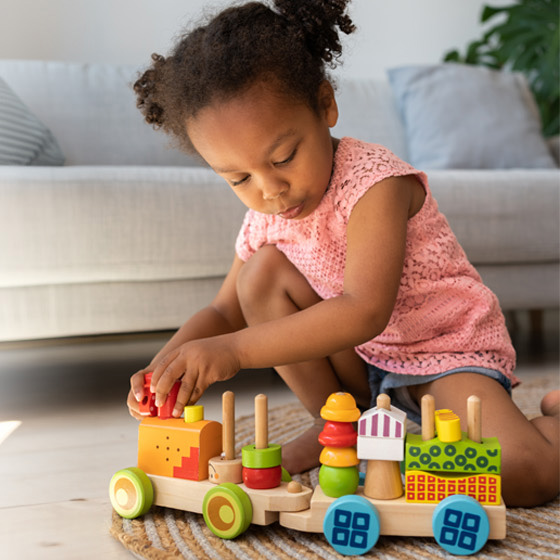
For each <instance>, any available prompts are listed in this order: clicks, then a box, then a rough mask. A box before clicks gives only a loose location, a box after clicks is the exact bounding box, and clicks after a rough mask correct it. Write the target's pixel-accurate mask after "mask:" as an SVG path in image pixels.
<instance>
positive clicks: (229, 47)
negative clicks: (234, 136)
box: [134, 0, 355, 152]
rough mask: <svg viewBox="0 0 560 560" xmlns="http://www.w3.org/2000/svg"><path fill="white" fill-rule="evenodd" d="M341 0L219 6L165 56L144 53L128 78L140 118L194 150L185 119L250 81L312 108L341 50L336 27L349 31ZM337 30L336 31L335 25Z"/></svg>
mask: <svg viewBox="0 0 560 560" xmlns="http://www.w3.org/2000/svg"><path fill="white" fill-rule="evenodd" d="M348 2H349V0H304V1H302V0H274V1H273V7H272V8H269V7H267V6H266V5H265V4H263V3H260V2H249V3H247V4H244V5H241V6H236V7H231V8H227V9H225V10H224V11H222V12H221V13H219V14H218V15H217V16H216V17H215V18H214V19H212V20H211V21H210V22H209V23H208V24H207V25H204V26H201V27H198V28H196V29H194V30H192V31H190V32H189V33H187V34H185V35H184V36H182V37H180V39H179V41H178V42H177V44H176V45H175V47H174V49H173V50H172V52H171V54H170V55H169V56H167V57H163V56H161V55H159V54H153V55H152V64H151V66H150V67H149V68H148V69H147V70H146V71H145V72H144V73H143V74H142V75H141V76H140V77H139V79H138V80H137V81H136V83H135V84H134V91H135V92H136V97H137V106H138V108H139V109H140V111H141V112H142V114H143V115H144V118H145V120H146V122H148V123H149V124H152V125H153V126H154V127H155V128H161V129H162V130H163V131H164V132H166V133H167V134H169V135H171V136H172V137H173V138H174V139H175V140H176V141H177V142H178V144H179V147H180V148H182V149H184V150H185V151H188V152H192V151H194V148H193V146H192V144H191V142H190V139H189V137H188V135H187V131H186V122H187V119H189V118H191V117H194V116H195V115H196V114H197V112H198V111H200V110H201V109H202V108H204V107H206V106H208V105H209V104H210V103H212V102H214V101H216V100H227V99H229V98H231V97H233V96H235V95H237V94H239V93H240V92H242V91H243V90H244V89H247V88H249V87H250V86H251V85H253V84H254V83H255V81H256V80H257V79H266V78H268V79H274V80H275V84H276V85H277V86H278V87H280V88H281V90H282V92H283V93H284V94H287V95H290V96H292V97H293V98H295V99H297V100H299V101H304V102H305V103H307V104H308V106H309V107H311V108H312V109H313V110H315V111H317V110H318V99H317V97H318V91H319V86H320V84H321V83H322V81H323V80H325V79H326V77H327V75H326V67H327V65H328V66H330V67H334V66H335V65H336V63H337V61H338V59H339V57H340V54H341V48H342V47H341V43H340V39H339V32H338V30H340V31H342V32H343V33H346V34H349V33H352V32H353V31H354V29H355V27H354V25H353V23H352V21H351V19H350V18H349V17H348V15H346V14H345V11H346V7H347V4H348ZM337 28H338V29H337Z"/></svg>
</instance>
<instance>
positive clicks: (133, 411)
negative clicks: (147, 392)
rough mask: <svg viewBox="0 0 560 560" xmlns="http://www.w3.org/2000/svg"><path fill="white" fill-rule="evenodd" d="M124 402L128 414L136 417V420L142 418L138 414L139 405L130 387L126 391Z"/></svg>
mask: <svg viewBox="0 0 560 560" xmlns="http://www.w3.org/2000/svg"><path fill="white" fill-rule="evenodd" d="M126 404H127V406H128V411H129V412H130V415H131V416H133V417H134V418H136V420H142V416H141V415H140V407H139V405H138V401H137V400H136V395H135V394H134V392H133V391H132V389H131V390H130V391H129V393H128V397H127V399H126Z"/></svg>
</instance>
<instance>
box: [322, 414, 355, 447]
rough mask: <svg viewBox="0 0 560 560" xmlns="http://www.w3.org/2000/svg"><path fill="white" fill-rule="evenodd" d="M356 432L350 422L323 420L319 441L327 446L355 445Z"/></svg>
mask: <svg viewBox="0 0 560 560" xmlns="http://www.w3.org/2000/svg"><path fill="white" fill-rule="evenodd" d="M357 439H358V434H357V433H356V430H355V429H354V426H352V423H351V422H334V421H332V420H328V421H327V422H325V427H324V428H323V431H322V432H321V433H320V434H319V443H320V444H321V445H324V446H328V447H352V446H353V445H356V441H357Z"/></svg>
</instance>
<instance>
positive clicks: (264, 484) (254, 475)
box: [243, 466, 282, 490]
mask: <svg viewBox="0 0 560 560" xmlns="http://www.w3.org/2000/svg"><path fill="white" fill-rule="evenodd" d="M281 482H282V467H281V466H278V467H270V468H268V469H249V468H247V467H243V483H244V484H245V486H247V488H254V489H256V490H265V489H267V488H276V487H277V486H280V484H281Z"/></svg>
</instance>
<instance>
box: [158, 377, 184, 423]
mask: <svg viewBox="0 0 560 560" xmlns="http://www.w3.org/2000/svg"><path fill="white" fill-rule="evenodd" d="M179 387H181V382H180V381H176V382H175V385H173V387H171V391H169V394H168V395H167V399H165V402H164V403H163V406H160V407H159V410H158V416H159V417H160V418H161V419H163V420H166V419H167V418H173V409H174V408H175V403H176V402H177V395H178V394H179Z"/></svg>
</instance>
